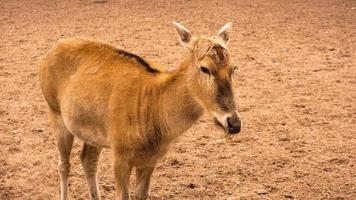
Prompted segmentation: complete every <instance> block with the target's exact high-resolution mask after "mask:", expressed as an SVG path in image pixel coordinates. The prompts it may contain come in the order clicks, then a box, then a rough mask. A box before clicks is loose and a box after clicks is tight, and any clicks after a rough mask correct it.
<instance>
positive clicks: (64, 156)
mask: <svg viewBox="0 0 356 200" xmlns="http://www.w3.org/2000/svg"><path fill="white" fill-rule="evenodd" d="M49 117H50V120H51V124H52V127H53V129H54V134H55V136H56V140H57V148H58V151H59V174H60V183H61V200H67V199H68V176H69V171H70V161H69V158H70V152H71V150H72V145H73V140H74V136H73V135H72V134H71V133H70V132H69V131H68V130H67V128H66V127H65V125H64V123H63V120H62V117H61V116H60V114H58V113H56V112H55V111H52V110H50V112H49Z"/></svg>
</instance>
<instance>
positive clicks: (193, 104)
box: [159, 62, 203, 138]
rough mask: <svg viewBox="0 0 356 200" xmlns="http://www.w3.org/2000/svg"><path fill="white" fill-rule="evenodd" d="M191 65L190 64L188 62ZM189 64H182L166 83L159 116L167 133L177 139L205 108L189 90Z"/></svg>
mask: <svg viewBox="0 0 356 200" xmlns="http://www.w3.org/2000/svg"><path fill="white" fill-rule="evenodd" d="M188 63H189V62H188ZM186 65H187V63H182V66H180V69H179V70H178V71H177V72H174V73H172V75H171V76H170V77H169V79H168V80H167V81H166V82H165V83H164V87H163V89H162V93H161V97H160V106H161V108H160V109H159V110H160V112H159V115H160V118H161V119H163V120H161V122H163V123H162V124H163V125H164V126H166V127H164V128H165V129H166V130H167V133H168V134H169V135H170V136H171V137H172V138H175V137H177V136H179V135H180V134H182V133H183V132H185V131H186V130H188V129H189V128H190V127H191V126H192V125H193V124H194V123H195V122H196V121H197V120H198V119H199V117H200V116H201V115H202V114H203V108H202V107H201V106H200V104H199V103H198V102H197V101H196V100H195V98H194V97H193V95H192V94H191V92H190V89H189V81H188V77H187V68H188V67H189V66H186Z"/></svg>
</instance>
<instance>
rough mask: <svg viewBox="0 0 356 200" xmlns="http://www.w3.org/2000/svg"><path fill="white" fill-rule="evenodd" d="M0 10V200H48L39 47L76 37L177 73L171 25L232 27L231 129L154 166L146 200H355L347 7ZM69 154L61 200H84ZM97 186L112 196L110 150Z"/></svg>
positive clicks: (193, 140)
mask: <svg viewBox="0 0 356 200" xmlns="http://www.w3.org/2000/svg"><path fill="white" fill-rule="evenodd" d="M0 13H1V14H0V91H1V92H0V199H1V200H8V199H21V200H24V199H26V200H28V199H36V200H42V199H43V200H48V199H58V197H59V175H58V172H57V157H58V153H57V150H56V146H55V140H54V137H53V135H52V133H51V129H50V127H49V123H48V120H47V116H46V104H45V102H44V98H43V96H42V93H41V91H40V87H39V81H38V70H37V67H38V62H39V60H40V59H41V58H43V57H44V56H45V55H46V54H47V53H48V52H49V50H50V48H52V47H53V46H54V45H55V44H56V42H57V41H58V40H59V39H62V38H66V37H71V36H79V37H86V38H91V39H93V40H97V41H102V42H106V43H109V44H113V45H115V46H117V47H121V48H124V49H126V50H128V51H131V52H134V53H137V54H139V55H142V56H144V57H146V58H148V59H151V60H154V61H156V62H159V63H162V64H164V65H166V66H176V65H178V63H179V60H180V58H181V55H182V53H183V52H184V50H183V48H182V47H180V46H179V45H178V43H177V34H176V32H175V30H174V29H173V27H172V25H171V24H170V22H171V21H180V22H182V24H184V25H186V26H187V27H189V28H190V29H191V30H192V31H193V32H194V33H198V34H201V33H204V34H210V35H211V34H214V33H215V32H216V31H217V30H218V29H219V28H220V27H221V26H222V25H223V24H225V23H226V22H230V21H231V22H233V24H234V28H233V30H232V40H231V42H230V49H231V53H232V56H233V61H234V63H235V64H236V65H237V66H238V67H239V70H238V74H237V75H236V78H235V80H234V88H235V93H236V101H237V103H238V110H239V111H240V114H241V116H242V120H243V127H242V128H243V129H242V132H241V133H240V134H239V135H237V136H235V137H232V138H231V137H225V136H224V134H223V133H222V132H221V131H220V130H219V129H217V128H215V126H214V124H213V123H212V120H211V119H210V118H208V117H203V118H202V119H201V120H200V121H199V123H197V124H196V125H195V126H194V127H193V128H192V129H191V130H190V131H188V132H186V133H185V134H184V135H183V136H182V137H181V138H180V139H179V140H178V142H177V143H176V144H175V145H174V146H173V148H172V149H171V151H170V152H169V154H168V155H167V158H166V160H165V161H164V162H162V163H161V164H160V165H159V166H158V167H157V170H156V171H155V173H154V175H153V181H152V187H151V197H150V199H151V200H154V199H157V200H158V199H175V200H178V199H179V200H181V199H202V200H205V199H225V200H237V199H334V200H336V199H338V200H342V199H345V200H346V199H348V200H353V199H356V56H355V55H356V1H351V0H350V1H346V0H345V1H342V0H314V1H307V0H297V1H295V0H293V1H292V0H286V1H269V0H251V1H247V0H246V1H233V0H230V1H193V0H190V1H182V0H179V1H163V0H159V1H135V2H134V1H114V0H107V1H105V0H90V1H44V0H31V1H15V0H9V1H4V0H1V1H0ZM81 145H82V144H81V142H80V141H78V140H77V141H76V142H75V145H74V150H73V155H72V171H71V175H70V179H69V182H70V193H71V197H72V199H88V192H87V187H86V182H85V177H84V174H83V171H82V168H81V165H80V162H79V156H78V155H79V151H80V149H81ZM98 176H99V178H98V179H99V184H100V191H101V194H102V198H103V199H114V186H113V185H114V181H113V175H112V171H111V162H110V152H109V151H108V150H106V151H104V152H103V154H102V157H101V162H100V167H99V173H98ZM131 186H134V178H133V180H132V183H131ZM131 189H132V188H131ZM131 191H132V190H131Z"/></svg>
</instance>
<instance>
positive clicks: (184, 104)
mask: <svg viewBox="0 0 356 200" xmlns="http://www.w3.org/2000/svg"><path fill="white" fill-rule="evenodd" d="M174 26H175V28H176V29H177V31H178V33H179V36H180V38H181V42H182V44H183V46H185V47H186V48H187V49H189V54H188V55H189V56H188V57H186V59H185V60H184V61H183V62H182V64H181V65H180V66H179V67H178V68H177V69H176V70H173V71H164V70H162V69H163V67H161V66H158V65H157V64H154V63H152V62H149V61H146V60H144V59H143V58H141V57H139V56H137V55H134V54H132V53H129V52H126V51H123V50H120V49H117V48H115V47H113V46H110V45H107V44H102V43H98V42H92V41H88V40H84V39H78V38H69V39H64V40H61V41H60V42H59V44H58V45H57V46H56V47H55V48H54V49H53V50H52V51H51V52H50V53H49V54H48V56H47V57H46V58H45V59H44V60H43V61H42V63H41V64H40V83H41V88H42V91H43V94H44V97H45V99H46V101H47V103H48V106H49V118H50V121H51V124H52V127H53V130H54V134H55V137H56V140H57V147H58V150H59V171H60V181H61V199H62V200H66V199H68V196H69V194H68V175H69V170H70V162H69V157H70V152H71V148H72V144H73V139H74V137H76V138H79V139H80V140H81V141H83V142H84V145H83V150H82V152H81V155H80V158H81V162H82V165H83V169H84V172H85V175H86V179H87V183H88V186H89V193H90V199H92V200H94V199H100V194H99V190H98V185H97V181H96V172H97V163H98V160H99V155H100V152H101V150H102V148H109V149H111V151H112V159H113V168H114V169H113V171H114V176H115V186H116V194H117V199H120V200H127V199H129V190H128V184H129V178H130V174H131V170H132V168H133V167H135V168H136V178H137V179H136V180H137V187H136V193H135V195H136V199H139V200H143V199H146V198H147V197H148V192H149V183H150V178H151V175H152V173H153V170H154V167H155V165H156V163H157V162H158V161H159V160H160V159H161V158H162V157H163V156H164V155H165V153H166V152H167V151H168V149H169V146H170V144H171V143H172V142H173V141H174V139H176V138H177V137H178V136H179V135H181V134H182V133H184V132H185V131H186V130H188V129H189V128H190V127H191V126H192V125H193V124H194V123H195V122H196V121H197V120H198V119H199V117H200V116H201V115H202V114H203V112H204V110H206V111H208V112H209V113H210V114H212V115H213V116H214V117H216V119H217V120H218V121H219V122H220V124H221V125H222V126H223V127H224V128H225V130H226V128H227V126H228V125H229V123H230V125H231V123H235V122H236V120H238V123H240V122H239V119H238V117H237V115H236V113H235V103H234V99H233V92H232V88H231V77H230V76H231V73H230V72H231V71H232V70H231V66H230V57H229V53H228V50H227V47H226V45H227V41H228V33H227V30H228V29H229V27H230V26H231V24H228V25H225V26H224V27H223V29H221V30H220V31H219V33H218V34H217V36H214V37H211V38H208V37H203V36H193V35H192V34H191V33H190V31H188V30H187V29H186V28H184V27H183V26H182V25H180V24H178V23H174ZM201 65H204V66H205V67H206V68H209V69H207V70H210V71H211V73H210V74H206V72H202V71H201V70H202V69H200V68H199V67H200V66H201ZM204 85H205V86H204ZM202 87H204V88H208V89H204V88H203V89H202ZM209 88H210V89H209ZM227 117H230V118H227ZM224 120H225V121H226V120H227V121H228V122H225V121H224ZM229 120H230V121H229ZM234 120H235V121H234ZM227 123H228V124H227ZM235 124H236V123H235Z"/></svg>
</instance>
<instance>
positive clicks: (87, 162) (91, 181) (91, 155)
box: [80, 143, 101, 200]
mask: <svg viewBox="0 0 356 200" xmlns="http://www.w3.org/2000/svg"><path fill="white" fill-rule="evenodd" d="M100 152H101V148H99V147H94V146H91V145H88V144H86V143H84V145H83V149H82V152H81V154H80V160H81V163H82V166H83V169H84V172H85V176H86V179H87V183H88V187H89V199H90V200H100V193H99V190H98V184H97V181H96V172H97V165H98V161H99V156H100Z"/></svg>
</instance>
